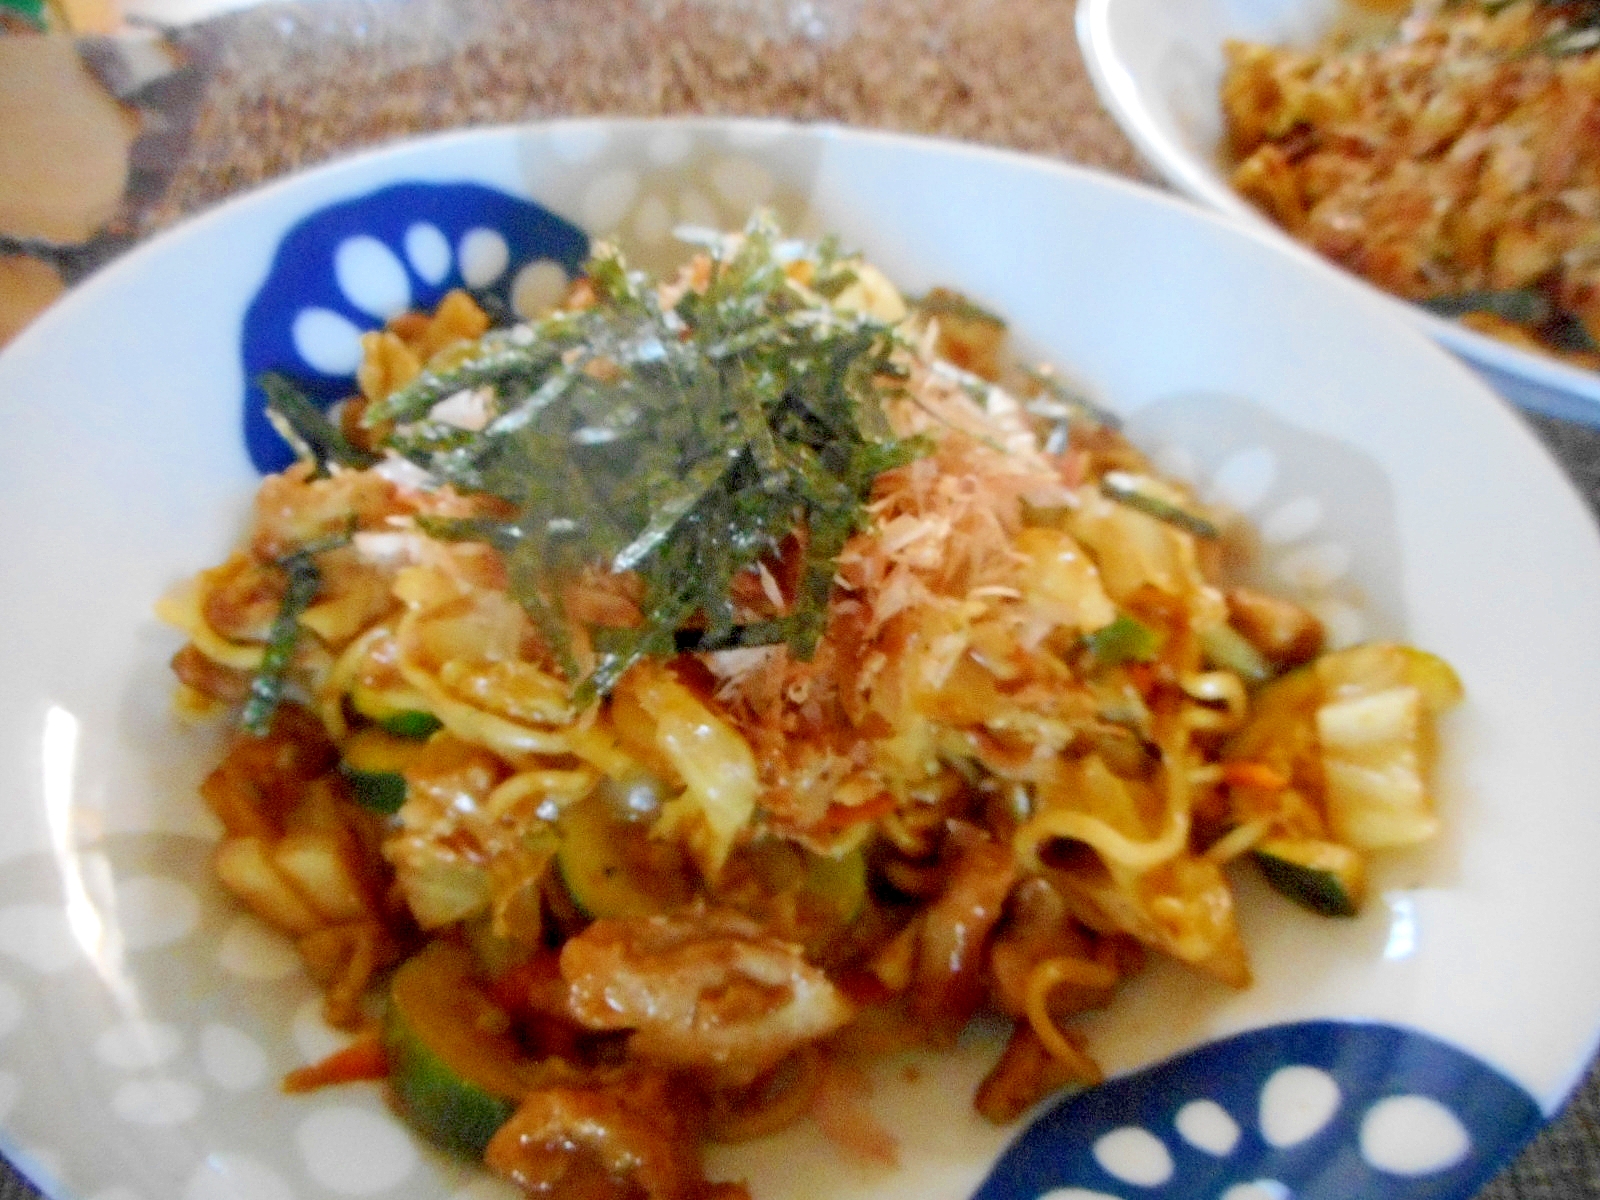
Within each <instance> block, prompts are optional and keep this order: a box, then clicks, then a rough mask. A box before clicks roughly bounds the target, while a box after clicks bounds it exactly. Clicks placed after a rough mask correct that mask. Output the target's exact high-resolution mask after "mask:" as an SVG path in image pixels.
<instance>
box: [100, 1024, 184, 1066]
mask: <svg viewBox="0 0 1600 1200" xmlns="http://www.w3.org/2000/svg"><path fill="white" fill-rule="evenodd" d="M182 1049H183V1034H182V1033H181V1032H180V1031H179V1030H178V1029H177V1027H176V1026H173V1025H168V1024H164V1023H162V1022H160V1021H148V1020H132V1021H123V1022H122V1023H121V1024H119V1025H113V1026H112V1027H111V1028H110V1029H108V1030H106V1031H105V1032H104V1033H102V1034H101V1035H100V1036H99V1037H98V1038H96V1039H95V1042H94V1053H95V1057H96V1058H98V1059H99V1060H100V1061H101V1062H103V1063H105V1064H106V1065H107V1066H108V1067H115V1068H117V1069H118V1070H121V1071H142V1070H148V1069H149V1068H151V1067H158V1066H160V1065H161V1064H162V1063H164V1062H167V1061H168V1060H169V1059H171V1058H173V1057H175V1056H176V1055H177V1054H178V1053H179V1052H180V1051H181V1050H182Z"/></svg>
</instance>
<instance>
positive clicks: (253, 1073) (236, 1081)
mask: <svg viewBox="0 0 1600 1200" xmlns="http://www.w3.org/2000/svg"><path fill="white" fill-rule="evenodd" d="M200 1065H201V1068H202V1069H203V1070H204V1071H205V1073H206V1077H207V1078H208V1079H210V1080H211V1082H212V1083H214V1084H216V1085H217V1086H218V1087H220V1088H225V1089H227V1090H228V1091H230V1092H244V1091H249V1090H250V1089H251V1088H254V1087H259V1086H260V1085H261V1084H262V1083H264V1082H265V1081H266V1079H267V1054H266V1051H265V1050H263V1049H262V1048H261V1046H260V1045H259V1044H258V1043H257V1042H256V1040H255V1039H254V1038H252V1037H251V1036H250V1035H249V1034H247V1033H245V1032H243V1031H242V1030H239V1029H235V1028H234V1027H233V1026H231V1025H222V1024H217V1023H213V1024H210V1025H207V1026H206V1027H205V1028H204V1029H202V1030H201V1031H200Z"/></svg>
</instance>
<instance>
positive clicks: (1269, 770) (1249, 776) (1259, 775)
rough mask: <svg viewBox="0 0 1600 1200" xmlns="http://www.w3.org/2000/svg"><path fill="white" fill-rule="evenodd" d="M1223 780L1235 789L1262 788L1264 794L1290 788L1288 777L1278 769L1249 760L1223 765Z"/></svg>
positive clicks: (1238, 760)
mask: <svg viewBox="0 0 1600 1200" xmlns="http://www.w3.org/2000/svg"><path fill="white" fill-rule="evenodd" d="M1222 779H1223V782H1225V783H1229V784H1232V785H1233V786H1234V787H1248V788H1260V789H1261V790H1262V791H1264V792H1281V791H1282V790H1283V789H1284V788H1286V787H1288V786H1289V779H1288V777H1287V776H1286V775H1284V774H1283V772H1281V771H1279V770H1278V769H1277V768H1276V767H1269V766H1268V765H1267V764H1266V763H1264V762H1256V761H1255V760H1254V759H1249V758H1240V759H1235V760H1233V761H1232V762H1225V763H1223V764H1222Z"/></svg>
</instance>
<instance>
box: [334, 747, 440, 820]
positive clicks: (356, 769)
mask: <svg viewBox="0 0 1600 1200" xmlns="http://www.w3.org/2000/svg"><path fill="white" fill-rule="evenodd" d="M426 745H427V743H426V742H424V741H420V740H418V739H417V738H414V737H399V736H397V735H395V734H392V733H389V732H387V731H385V730H383V729H380V728H378V727H376V726H371V727H368V728H366V729H360V730H357V731H356V732H355V733H353V734H351V735H350V736H349V737H348V738H346V739H345V742H344V745H342V746H341V747H340V748H339V753H340V759H341V761H340V763H339V770H340V773H342V774H343V775H344V777H345V778H346V779H347V780H349V781H350V787H351V790H353V791H354V792H355V795H356V799H357V800H359V801H360V802H361V803H362V804H363V805H364V806H365V807H367V808H370V809H372V810H373V811H375V812H381V813H396V812H399V811H400V806H401V805H402V804H404V803H405V799H406V776H405V773H406V769H407V768H408V767H410V766H411V764H412V763H414V762H415V761H416V760H417V758H418V756H419V755H420V754H421V753H422V750H423V747H424V746H426Z"/></svg>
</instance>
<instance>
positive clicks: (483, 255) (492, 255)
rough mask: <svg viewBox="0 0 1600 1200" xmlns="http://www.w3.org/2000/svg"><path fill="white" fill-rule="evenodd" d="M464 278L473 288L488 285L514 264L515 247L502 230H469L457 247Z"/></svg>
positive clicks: (462, 236)
mask: <svg viewBox="0 0 1600 1200" xmlns="http://www.w3.org/2000/svg"><path fill="white" fill-rule="evenodd" d="M456 254H457V255H458V257H459V259H460V263H461V278H462V279H463V280H464V281H465V282H466V285H467V286H468V287H469V288H484V287H488V286H489V285H490V284H491V283H493V282H494V281H495V280H496V279H499V278H500V276H502V275H504V274H505V273H506V268H507V267H509V266H510V265H511V247H510V246H508V245H506V239H505V238H504V237H503V236H501V234H500V233H499V231H498V230H494V229H483V228H479V229H469V230H467V232H466V233H464V234H462V235H461V244H460V246H458V247H457V248H456Z"/></svg>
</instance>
